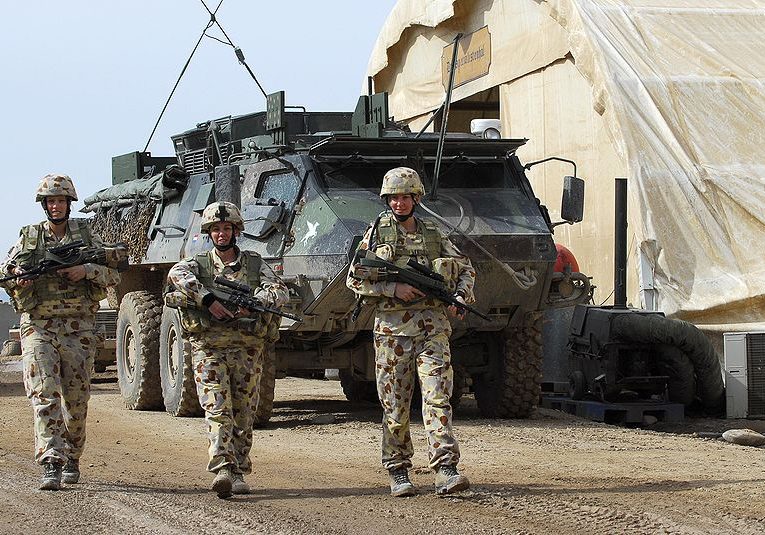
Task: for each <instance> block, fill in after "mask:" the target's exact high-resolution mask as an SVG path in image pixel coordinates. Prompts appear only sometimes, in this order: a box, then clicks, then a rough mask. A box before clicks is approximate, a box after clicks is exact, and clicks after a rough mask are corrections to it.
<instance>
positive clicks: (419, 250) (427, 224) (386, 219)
mask: <svg viewBox="0 0 765 535" xmlns="http://www.w3.org/2000/svg"><path fill="white" fill-rule="evenodd" d="M398 227H399V224H398V222H397V221H396V218H394V217H393V216H390V215H386V216H383V217H381V218H380V222H379V223H378V224H377V245H378V246H379V245H388V246H389V247H391V249H392V250H393V256H392V257H391V260H392V261H394V262H395V261H398V260H399V259H401V258H403V261H404V262H406V260H407V259H408V258H409V257H415V258H416V257H418V256H425V257H427V259H428V261H429V262H430V263H431V264H432V262H433V260H435V259H436V258H438V257H439V256H441V233H440V232H439V231H438V227H437V226H436V224H435V223H433V222H432V221H428V220H427V219H417V232H418V233H421V234H422V235H423V243H422V247H414V246H413V247H408V248H403V250H402V247H401V245H402V244H399V243H398V241H399V240H398V233H399V230H398ZM428 267H431V266H428Z"/></svg>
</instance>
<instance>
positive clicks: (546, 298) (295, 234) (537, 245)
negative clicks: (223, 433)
mask: <svg viewBox="0 0 765 535" xmlns="http://www.w3.org/2000/svg"><path fill="white" fill-rule="evenodd" d="M388 117H389V115H388V109H387V95H385V94H375V95H365V96H362V97H361V98H360V100H359V104H358V105H357V107H356V110H355V111H354V112H353V113H329V112H317V113H314V112H306V111H302V110H295V111H293V109H292V108H290V109H289V110H288V109H285V106H284V94H283V92H280V93H275V94H272V95H269V97H268V99H267V111H266V112H259V113H253V114H248V115H242V116H235V117H225V118H222V119H216V120H210V121H206V122H203V123H200V124H198V125H197V126H196V127H195V128H193V129H191V130H188V131H186V132H183V133H181V134H178V135H176V136H173V137H172V140H173V143H174V146H175V152H176V154H175V157H174V158H156V157H153V156H151V155H150V154H149V153H140V152H134V153H129V154H126V155H123V156H119V157H115V158H114V160H113V171H114V172H113V183H114V185H113V186H112V187H111V188H108V189H106V190H102V191H101V192H99V193H97V194H96V195H94V196H92V197H91V198H89V199H88V200H87V202H86V204H87V206H86V210H90V211H93V212H95V216H94V219H93V224H94V226H95V227H96V228H97V230H99V231H100V232H101V234H102V236H103V237H104V239H105V240H115V241H116V240H121V241H127V242H128V245H129V247H130V252H131V268H130V269H129V270H128V271H127V272H126V273H124V274H123V277H122V283H121V284H120V286H119V287H118V288H116V289H115V291H113V292H112V293H111V295H110V302H111V304H112V306H114V307H115V308H117V309H118V310H119V315H118V319H117V342H116V345H117V347H116V353H117V368H118V375H119V385H120V389H121V391H122V395H123V396H124V398H125V401H126V403H127V406H128V407H130V408H134V409H150V408H157V407H161V406H162V405H164V407H165V408H166V409H167V410H168V411H169V412H171V413H173V414H176V415H184V414H194V413H196V412H197V411H198V410H199V408H198V404H197V402H196V394H195V392H194V385H193V379H192V372H191V370H190V368H189V358H190V357H189V347H188V344H187V343H186V342H185V341H184V339H183V333H182V332H181V330H180V328H179V320H178V316H177V312H176V311H175V310H173V309H169V308H167V307H164V308H163V301H162V292H163V287H164V286H165V279H166V275H167V272H168V270H169V268H170V267H171V266H172V265H173V263H175V262H176V261H178V260H179V259H181V258H183V257H186V256H190V255H194V254H196V253H199V252H202V251H206V250H208V249H210V248H211V247H212V244H211V243H210V240H209V238H208V236H206V235H203V234H201V233H200V230H199V221H200V214H201V212H202V210H203V209H204V207H205V206H206V205H207V204H208V203H210V202H212V201H215V200H221V201H223V200H225V201H230V202H233V203H235V204H236V205H238V206H240V207H241V210H242V214H243V217H244V219H245V231H244V233H243V234H242V235H241V237H240V238H239V239H238V242H237V243H238V245H239V247H241V248H242V249H245V250H252V251H256V252H257V253H259V254H260V255H261V256H262V257H263V258H264V260H265V261H266V262H268V263H269V265H270V266H271V267H272V268H273V270H274V271H275V272H276V273H277V274H278V275H280V276H281V277H282V278H283V279H284V280H285V282H286V283H287V284H288V286H289V289H290V295H291V299H290V302H289V304H288V305H287V307H286V311H287V312H290V313H292V314H296V315H298V316H301V317H302V319H303V321H302V322H296V321H293V320H290V319H286V318H284V319H283V320H282V323H281V327H280V334H281V336H280V339H279V341H278V342H277V343H276V346H275V347H274V348H272V351H270V352H269V355H268V360H269V362H268V363H267V365H266V367H265V369H266V372H267V373H265V374H264V377H263V380H262V381H263V382H262V384H261V399H260V405H259V409H258V413H259V418H260V421H261V422H262V421H265V420H267V419H268V417H269V415H270V410H271V405H272V399H273V388H274V378H275V377H277V376H284V375H285V374H310V373H312V372H320V373H321V372H323V371H324V370H325V369H338V370H339V371H340V372H339V375H340V379H341V383H342V387H343V390H344V392H345V394H346V396H347V397H348V398H349V399H353V400H359V399H370V400H372V399H376V391H375V387H374V381H373V380H374V360H373V355H374V352H373V348H372V343H371V340H372V336H371V328H372V321H373V310H372V309H371V307H368V308H365V309H362V311H361V313H360V315H358V317H357V318H356V319H355V321H354V320H353V319H352V317H351V316H352V315H353V314H352V312H353V311H354V305H355V296H354V294H353V293H352V292H351V291H350V290H348V289H347V288H346V286H345V278H346V274H347V270H348V266H349V261H350V259H351V258H352V257H353V255H354V252H355V250H356V247H357V245H358V243H359V242H360V240H361V238H362V235H363V234H364V232H365V230H366V228H367V226H368V225H369V223H370V221H372V220H374V219H375V217H376V216H377V215H378V214H379V213H380V212H381V211H382V210H383V209H384V208H385V206H384V205H383V204H382V202H381V200H380V198H379V190H380V185H381V182H382V177H383V175H384V174H385V172H386V171H388V170H389V169H391V168H392V167H398V166H407V167H412V168H414V169H416V170H417V171H418V172H419V173H420V176H422V177H423V179H424V182H425V187H426V191H429V192H430V191H431V189H432V188H433V185H434V184H433V178H434V171H435V164H436V156H437V151H438V144H439V137H438V136H437V135H435V134H430V133H419V134H414V133H411V132H409V131H408V129H406V128H400V127H397V125H396V124H395V123H393V122H392V121H391V120H390V119H388ZM525 141H526V140H525V139H483V138H482V137H480V136H475V135H471V134H447V136H446V138H445V140H444V141H443V158H442V164H441V171H440V174H439V175H438V176H439V194H438V196H437V197H436V198H435V199H433V195H430V196H426V197H425V198H424V201H423V203H422V206H421V207H420V208H418V210H421V211H420V212H418V213H419V214H420V215H425V216H427V215H428V214H427V213H425V211H427V212H431V213H433V214H435V216H434V217H435V220H436V221H437V222H438V224H439V225H441V226H442V229H443V230H444V232H445V233H446V234H448V235H449V236H450V239H452V241H453V242H454V243H455V244H456V245H457V246H458V247H459V248H460V249H461V250H462V251H463V252H464V253H466V254H467V255H469V256H470V257H471V259H472V260H473V264H474V266H475V267H476V270H477V285H476V297H477V304H476V307H477V308H478V309H479V310H480V311H481V312H483V313H484V314H485V315H487V316H488V317H489V318H490V319H489V320H485V319H482V318H480V317H478V316H475V315H472V314H468V315H467V317H465V318H464V320H455V321H454V325H453V327H454V334H453V339H452V349H453V365H454V369H455V375H456V378H455V385H456V386H455V394H454V401H457V400H458V398H459V396H460V395H461V394H462V393H464V392H468V391H472V392H474V393H475V397H476V399H477V402H478V405H479V408H480V410H481V412H482V414H484V415H486V416H491V417H524V416H527V415H528V414H529V413H530V411H531V410H532V409H533V407H534V406H535V405H536V403H537V399H538V396H539V381H540V369H541V361H542V347H541V312H542V311H544V310H545V309H546V308H549V307H557V306H566V305H573V304H576V303H580V302H585V301H587V300H588V298H589V294H590V286H589V281H588V279H587V277H585V276H584V275H582V274H580V273H554V272H553V265H554V263H555V260H556V248H555V244H554V242H553V237H552V230H553V227H554V225H555V224H556V223H553V221H551V219H550V217H549V215H548V211H547V209H546V208H545V207H544V206H543V205H542V204H541V202H540V201H539V199H537V198H536V197H535V195H534V192H533V190H532V187H531V184H530V183H529V180H528V179H527V178H526V176H525V173H524V166H523V165H522V163H521V162H520V161H519V159H518V157H517V156H516V150H517V149H518V148H519V147H521V146H522V145H523V144H524V143H525ZM171 164H172V165H171ZM574 174H575V173H574ZM144 176H145V177H148V178H142V177H144ZM565 184H566V187H565V188H563V189H564V191H563V193H564V195H563V198H564V203H563V207H562V211H561V214H562V217H563V218H564V219H567V220H568V221H567V222H569V223H573V222H576V221H579V220H581V213H582V203H583V182H582V181H581V180H580V179H577V178H572V177H566V181H565Z"/></svg>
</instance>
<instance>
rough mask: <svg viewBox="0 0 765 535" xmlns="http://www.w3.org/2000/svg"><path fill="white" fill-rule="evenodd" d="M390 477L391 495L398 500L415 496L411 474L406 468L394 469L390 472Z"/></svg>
mask: <svg viewBox="0 0 765 535" xmlns="http://www.w3.org/2000/svg"><path fill="white" fill-rule="evenodd" d="M388 475H390V495H391V496H395V497H396V498H401V497H404V496H414V494H415V491H414V485H412V482H411V481H409V472H408V471H407V469H406V468H394V469H392V470H388Z"/></svg>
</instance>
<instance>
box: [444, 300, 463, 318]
mask: <svg viewBox="0 0 765 535" xmlns="http://www.w3.org/2000/svg"><path fill="white" fill-rule="evenodd" d="M455 299H457V301H459V302H460V303H462V304H463V305H464V304H465V299H463V297H462V296H461V295H458V296H457V297H456V298H455ZM447 310H448V311H449V314H450V315H451V316H454V317H455V318H459V319H462V318H464V317H465V309H464V308H458V307H457V306H455V305H449V307H448V308H447Z"/></svg>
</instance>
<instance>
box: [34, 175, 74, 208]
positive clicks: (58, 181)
mask: <svg viewBox="0 0 765 535" xmlns="http://www.w3.org/2000/svg"><path fill="white" fill-rule="evenodd" d="M59 195H62V196H64V197H69V198H70V199H71V200H73V201H76V200H77V192H76V191H75V189H74V183H73V182H72V179H71V178H69V177H68V176H67V175H61V174H58V173H51V174H48V175H45V176H44V177H42V179H41V180H40V184H39V185H38V186H37V192H36V196H35V202H40V201H42V200H44V199H45V197H57V196H59Z"/></svg>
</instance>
